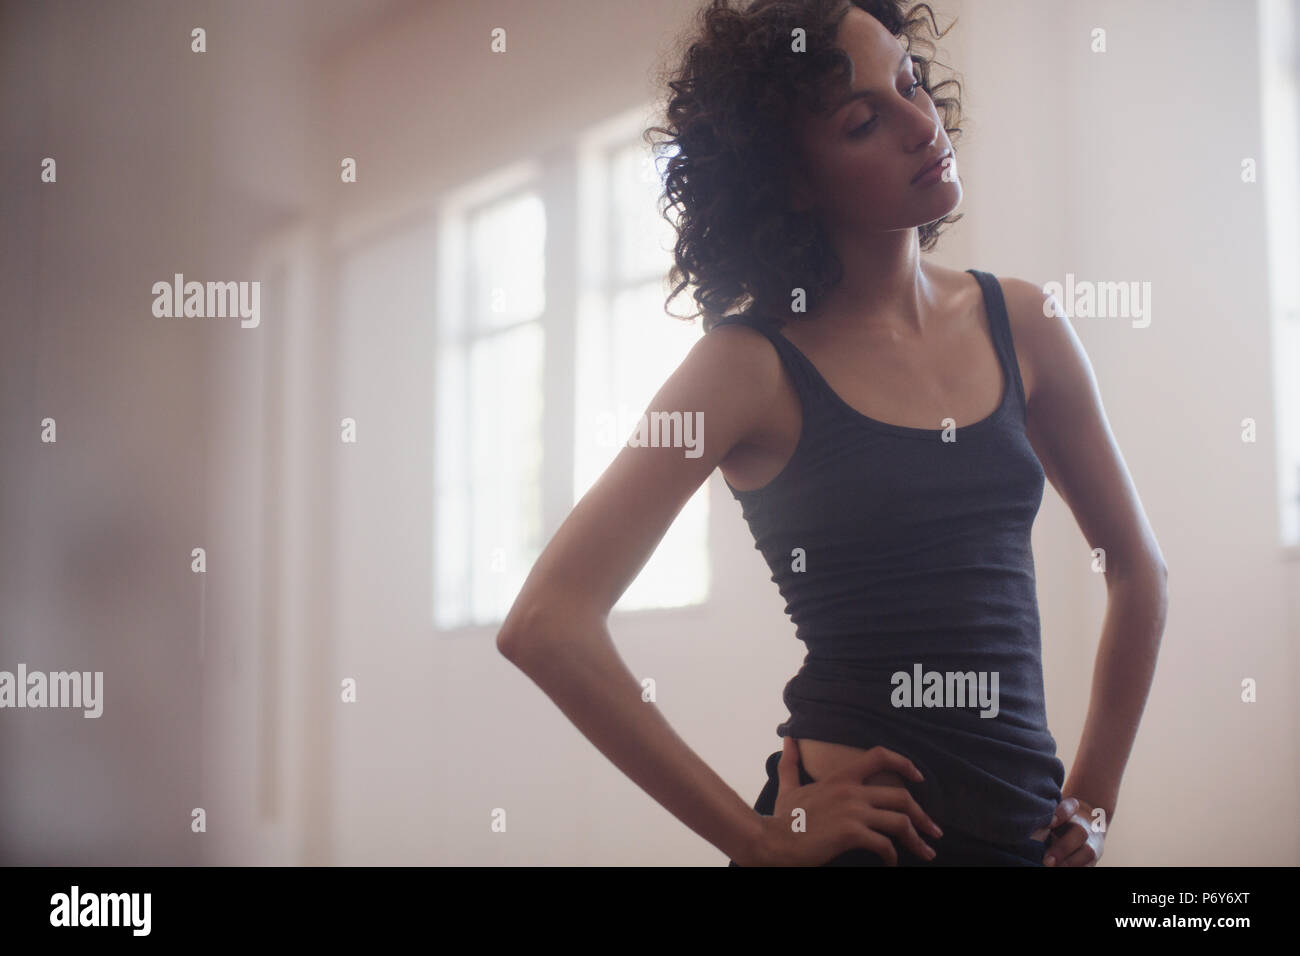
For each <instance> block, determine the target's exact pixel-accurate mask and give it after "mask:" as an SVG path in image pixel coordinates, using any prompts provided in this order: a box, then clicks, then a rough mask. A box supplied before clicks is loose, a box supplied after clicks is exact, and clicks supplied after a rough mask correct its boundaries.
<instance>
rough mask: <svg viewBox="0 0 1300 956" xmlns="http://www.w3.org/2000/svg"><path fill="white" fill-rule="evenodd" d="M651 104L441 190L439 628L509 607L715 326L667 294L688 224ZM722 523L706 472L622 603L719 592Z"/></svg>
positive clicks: (499, 615) (483, 619) (656, 603)
mask: <svg viewBox="0 0 1300 956" xmlns="http://www.w3.org/2000/svg"><path fill="white" fill-rule="evenodd" d="M646 119H647V115H646V114H645V113H644V112H643V111H633V112H631V113H628V114H625V115H624V116H622V117H618V118H615V119H614V120H612V121H611V122H610V123H608V124H605V125H603V126H601V127H600V128H599V129H595V130H591V131H588V134H587V135H586V136H584V137H582V138H581V140H580V142H578V143H577V144H576V145H575V146H574V147H572V148H570V149H568V150H561V151H560V152H558V153H552V154H548V155H547V156H546V157H544V158H543V159H542V160H541V161H539V162H536V163H533V162H527V163H521V164H519V165H518V166H517V167H513V168H512V169H510V170H506V171H503V172H502V173H500V174H496V175H494V176H491V177H485V178H484V179H483V180H482V181H480V182H477V183H474V184H472V185H471V186H469V187H467V189H466V190H464V191H462V192H461V193H459V194H458V195H457V196H453V197H447V199H446V201H445V203H444V209H443V214H442V216H441V227H440V230H439V239H438V245H439V266H438V274H439V276H440V280H439V283H438V286H439V291H438V295H439V306H438V313H439V316H438V343H439V344H438V349H437V351H438V355H437V360H436V365H435V370H434V375H435V383H434V387H435V399H434V402H435V408H434V423H435V425H434V427H435V434H434V486H435V487H434V542H433V565H434V571H433V577H434V587H433V620H434V623H435V626H436V627H437V628H439V629H453V628H459V627H466V626H476V625H490V624H494V623H498V622H500V621H501V620H503V619H504V617H505V615H506V613H507V612H508V611H509V608H510V605H511V604H512V603H513V601H514V599H515V597H516V596H517V595H518V593H519V590H520V588H521V587H522V586H523V583H524V580H525V578H526V577H527V575H528V572H529V570H530V569H531V568H532V565H533V564H534V563H535V562H536V560H537V557H538V555H539V554H540V553H541V549H542V547H543V546H544V545H545V543H546V540H547V539H548V538H549V536H550V535H552V534H554V532H555V529H556V528H558V526H559V522H560V521H561V520H563V518H564V517H565V516H567V514H568V513H569V512H570V511H571V510H572V509H573V507H574V505H576V504H577V502H578V501H579V499H581V497H582V496H583V495H585V494H586V493H587V491H588V490H589V489H590V488H591V486H592V485H593V484H594V483H595V481H596V479H597V478H598V477H599V476H600V474H601V473H602V472H603V471H604V470H605V468H606V467H607V466H608V465H609V464H610V462H612V461H613V459H614V457H615V455H617V454H618V451H619V449H620V448H621V447H622V445H623V443H624V442H625V441H626V440H627V438H628V436H629V435H630V434H631V432H632V430H633V428H634V426H635V420H636V419H637V418H638V417H639V416H640V415H641V414H642V413H643V412H644V411H645V409H646V406H647V405H648V404H649V402H650V400H651V399H652V398H653V397H654V393H655V392H657V391H658V389H659V387H660V386H661V385H662V384H663V382H664V380H665V379H667V378H668V376H669V375H670V374H671V373H672V372H673V370H674V369H675V368H676V367H677V366H678V365H679V364H680V363H681V361H682V359H684V358H685V356H686V353H687V352H688V351H689V350H690V348H691V346H692V345H693V344H694V343H695V341H696V340H697V339H698V338H699V336H700V335H701V334H702V329H701V327H700V326H699V324H698V323H688V322H683V321H681V320H679V319H675V318H673V317H672V316H669V315H668V314H666V313H665V311H664V297H665V296H666V295H667V292H668V285H667V283H666V281H665V280H666V276H667V273H668V270H669V268H670V267H671V265H672V255H671V248H672V242H673V240H674V238H675V234H674V232H673V229H672V227H671V226H670V225H669V224H668V223H667V222H665V221H664V219H663V217H662V216H661V215H660V213H659V206H658V202H659V197H660V193H661V190H662V188H663V184H662V181H661V179H660V175H659V169H658V167H657V166H656V163H655V161H654V159H653V158H652V156H651V155H650V148H649V147H648V146H646V145H645V144H644V143H643V142H642V140H641V132H642V130H643V129H644V128H645V126H646V125H648V123H647V122H646ZM571 212H573V213H575V214H576V218H575V217H574V216H570V215H569V214H570V213H571ZM682 411H686V410H685V409H683V410H682ZM708 525H709V487H708V483H707V482H705V483H704V484H703V485H701V487H700V488H699V490H698V491H697V492H696V494H695V495H694V496H692V498H691V500H690V501H689V502H687V504H686V505H685V506H684V507H683V508H682V510H681V511H680V512H679V514H678V515H677V517H676V519H675V520H674V522H673V524H672V526H671V527H670V528H669V529H668V532H667V533H666V534H665V536H664V538H663V540H662V541H661V542H660V543H659V546H658V548H657V549H656V550H655V553H654V554H653V555H652V556H651V557H650V560H649V561H648V562H647V563H646V565H645V567H644V568H642V570H641V573H640V574H639V575H638V576H637V578H636V579H635V580H634V581H633V582H632V583H631V585H629V587H628V589H627V591H626V592H625V593H624V594H623V597H622V599H621V600H620V601H619V602H618V604H617V605H615V608H614V609H615V610H616V611H632V610H646V609H651V608H673V607H684V606H689V605H693V604H699V603H702V602H703V601H704V600H706V599H707V597H708V593H709V588H710V577H709V575H710V569H709V548H708Z"/></svg>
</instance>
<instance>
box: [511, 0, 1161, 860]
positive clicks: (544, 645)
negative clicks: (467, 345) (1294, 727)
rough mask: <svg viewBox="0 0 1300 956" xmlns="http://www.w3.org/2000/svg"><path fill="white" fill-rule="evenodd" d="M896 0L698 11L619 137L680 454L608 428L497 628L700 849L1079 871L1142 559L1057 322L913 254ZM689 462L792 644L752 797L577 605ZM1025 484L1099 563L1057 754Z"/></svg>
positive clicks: (953, 106) (649, 534)
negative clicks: (668, 302) (671, 367)
mask: <svg viewBox="0 0 1300 956" xmlns="http://www.w3.org/2000/svg"><path fill="white" fill-rule="evenodd" d="M917 10H923V11H924V12H925V13H928V14H930V22H931V24H933V23H934V18H933V13H932V11H930V9H929V7H928V6H926V5H924V4H920V5H918V6H917V7H916V8H913V9H912V10H910V11H906V12H905V11H904V10H903V9H902V8H901V5H900V3H899V2H896V0H854V2H852V3H848V2H845V0H757V2H754V3H751V4H749V5H748V6H747V7H745V8H744V9H736V8H734V7H733V5H732V4H731V3H730V2H728V0H711V2H710V3H709V5H708V6H707V8H705V9H704V10H703V11H702V13H701V24H700V30H699V33H698V35H697V36H696V37H695V39H694V41H693V42H692V43H691V45H690V47H689V49H688V50H687V52H686V54H685V56H684V57H683V60H682V63H681V66H680V68H679V69H678V72H677V74H676V75H675V76H674V77H673V78H672V80H671V82H670V86H671V89H672V91H673V95H672V97H671V99H670V102H669V104H668V110H667V117H668V123H669V126H668V128H663V127H654V128H653V129H652V130H651V131H656V132H666V133H669V134H671V135H672V136H673V139H672V140H671V142H672V145H673V146H674V147H675V150H674V151H673V155H672V156H671V158H670V159H669V161H668V166H667V170H668V173H667V196H668V199H669V200H670V202H671V203H672V204H675V206H676V207H677V208H678V209H679V210H680V213H681V214H680V216H679V217H678V219H677V221H676V222H675V223H674V226H675V227H676V228H677V231H678V242H677V245H676V249H675V259H676V265H675V267H674V269H673V273H672V278H673V279H675V280H679V284H678V285H677V286H676V288H675V289H674V290H673V295H674V296H675V295H676V294H677V293H678V292H680V291H681V289H682V288H684V287H685V286H686V285H687V284H693V285H694V286H695V291H694V297H695V300H696V302H697V304H698V305H699V306H700V312H699V313H697V314H702V315H703V316H704V322H705V329H706V331H707V333H708V334H706V335H704V336H703V337H702V338H701V340H700V341H699V342H698V343H697V344H696V345H695V346H694V348H693V349H692V350H691V352H690V354H689V356H688V357H687V358H686V359H685V360H684V361H683V363H682V364H681V366H680V367H679V368H678V369H677V370H676V371H675V372H674V374H673V375H672V376H671V377H670V378H669V379H668V381H667V382H666V383H665V384H664V386H663V387H662V388H661V390H660V391H659V393H658V394H657V395H656V396H655V398H654V400H653V401H652V403H651V405H650V407H649V409H647V411H665V412H668V411H679V412H682V413H684V414H689V413H702V414H703V420H704V422H705V423H707V429H706V430H705V432H704V435H705V437H706V441H705V442H704V453H703V454H702V455H700V456H699V457H694V458H692V457H687V456H685V455H683V454H682V452H681V449H675V448H671V447H626V448H624V449H622V450H621V451H620V452H619V454H618V456H617V458H616V459H615V461H614V462H613V463H612V464H611V465H610V467H609V469H608V470H607V471H606V472H605V474H604V475H603V476H602V477H601V478H600V480H599V481H598V482H597V483H596V485H595V486H594V487H593V488H592V489H591V491H590V492H589V493H588V494H587V495H586V496H585V497H584V498H583V499H582V501H580V502H579V503H578V505H577V506H576V507H575V508H574V510H573V512H572V514H571V515H570V516H569V517H568V519H567V520H566V521H565V522H564V524H563V525H562V526H561V528H560V529H559V531H558V532H557V533H556V535H555V538H554V539H553V540H552V541H551V542H550V543H549V544H548V546H547V548H546V549H545V551H544V552H543V554H542V555H541V557H540V558H539V559H538V562H537V564H536V566H535V567H534V568H533V570H532V573H531V574H530V575H529V577H528V579H527V581H526V582H525V584H524V587H523V589H522V591H521V593H520V595H519V597H518V598H517V600H516V602H515V605H514V607H513V608H512V609H511V612H510V614H509V616H508V617H507V619H506V621H505V622H504V624H503V627H502V630H501V633H500V636H499V637H498V640H497V643H498V646H499V647H500V648H501V650H502V652H503V653H505V654H506V655H507V656H508V657H509V658H510V659H511V660H512V661H514V662H515V663H516V664H517V665H518V666H519V667H520V668H522V669H523V670H524V671H525V672H526V673H527V674H528V675H529V676H530V677H531V678H532V679H533V680H534V681H535V682H536V683H537V684H538V685H539V686H540V687H541V688H542V689H543V690H544V691H545V692H546V693H547V694H548V695H549V696H550V697H551V698H552V699H553V700H554V701H555V702H556V704H557V705H558V706H559V707H560V708H561V709H562V710H563V711H564V713H565V714H566V715H567V716H568V717H569V718H570V719H571V720H572V721H573V722H574V723H575V724H576V725H577V727H578V728H579V729H580V730H581V731H582V732H583V733H584V734H585V735H586V736H587V737H588V738H589V739H590V740H591V741H592V743H593V744H594V745H595V746H596V747H598V748H599V749H600V750H601V752H602V753H604V754H605V755H606V756H607V757H609V759H610V760H612V761H613V762H614V763H615V764H616V765H617V766H618V767H619V768H620V769H621V770H622V771H624V772H625V773H626V774H627V775H628V776H629V777H631V778H632V779H633V780H634V781H635V782H636V783H637V784H638V785H639V786H641V787H642V788H643V789H644V790H645V791H646V792H647V793H649V794H650V795H651V796H652V797H654V798H655V799H656V800H657V801H659V802H660V803H661V804H662V805H663V806H664V807H665V808H667V809H668V810H669V811H670V812H672V813H673V814H674V815H676V816H677V817H678V818H679V819H680V820H682V821H683V822H684V823H685V824H686V825H687V826H689V827H691V828H692V829H693V830H694V831H695V832H697V833H699V834H700V835H701V836H702V837H704V838H705V839H707V840H709V841H710V842H711V843H713V844H714V845H715V846H717V847H718V848H719V849H721V850H722V851H723V852H725V853H726V854H727V855H728V856H729V857H730V858H731V861H732V865H789V864H794V865H894V864H904V865H976V864H1004V865H1029V866H1036V865H1044V864H1046V865H1066V866H1089V865H1093V864H1094V863H1095V862H1096V861H1097V859H1098V858H1099V857H1100V855H1101V852H1102V846H1103V840H1104V837H1105V831H1104V829H1102V827H1103V826H1104V825H1108V824H1109V823H1110V821H1111V820H1112V819H1113V817H1114V813H1115V808H1116V803H1117V800H1118V793H1119V785H1120V779H1121V777H1122V774H1123V771H1124V766H1125V764H1126V763H1127V760H1128V755H1129V752H1130V750H1131V747H1132V744H1133V739H1134V737H1135V735H1136V732H1137V726H1138V722H1139V720H1140V717H1141V712H1142V709H1143V707H1144V705H1145V701H1146V695H1147V691H1148V688H1149V686H1150V682H1151V678H1152V675H1153V672H1154V667H1155V659H1156V653H1157V649H1158V646H1159V640H1160V634H1161V631H1162V630H1163V623H1164V616H1165V593H1166V592H1165V577H1166V574H1165V566H1164V560H1163V557H1162V556H1161V554H1160V550H1159V547H1158V546H1157V544H1156V541H1155V539H1154V536H1153V534H1152V532H1151V529H1150V527H1149V526H1148V523H1147V520H1146V517H1145V515H1144V513H1143V510H1142V507H1141V504H1140V503H1139V500H1138V496H1137V493H1136V491H1135V490H1134V488H1133V486H1132V483H1131V481H1130V480H1129V476H1128V473H1127V471H1126V469H1125V466H1124V462H1123V459H1122V457H1121V454H1120V451H1119V449H1118V448H1117V447H1116V444H1115V441H1114V438H1113V436H1112V435H1111V433H1110V429H1109V426H1108V424H1107V422H1106V418H1105V414H1104V412H1103V410H1102V403H1101V398H1100V396H1099V395H1098V392H1097V386H1096V382H1095V380H1094V378H1093V375H1092V370H1091V367H1090V365H1089V362H1088V359H1087V356H1086V355H1085V353H1084V351H1083V349H1082V347H1081V346H1080V344H1079V342H1078V340H1077V338H1076V337H1075V336H1074V334H1073V331H1072V329H1071V327H1070V324H1069V322H1068V320H1067V319H1066V318H1065V316H1064V314H1063V312H1062V311H1061V310H1060V308H1059V306H1057V304H1056V303H1055V301H1054V300H1053V299H1052V298H1051V297H1050V296H1044V294H1043V293H1042V292H1041V291H1039V289H1038V288H1037V287H1035V286H1034V285H1032V284H1031V283H1028V282H1024V281H1021V280H1019V279H1001V280H999V279H997V278H995V277H994V276H992V275H989V274H988V273H985V272H980V271H978V270H967V271H964V272H963V271H957V270H952V269H945V268H941V267H939V266H937V265H934V264H932V263H930V262H928V261H925V260H923V259H922V258H921V256H920V252H921V251H923V250H925V251H928V250H929V249H930V248H931V247H932V246H933V245H934V243H935V241H936V239H937V237H938V234H939V232H940V230H941V229H942V228H943V227H944V225H945V224H946V223H948V222H951V221H954V220H953V219H952V218H951V217H950V213H951V212H952V211H953V210H954V209H955V208H956V207H957V205H958V204H959V203H960V201H961V197H962V186H961V182H960V179H959V177H958V176H957V175H956V166H955V155H954V151H953V147H952V142H951V141H950V139H949V134H950V133H952V134H959V133H960V128H959V127H958V125H957V121H958V120H959V118H960V101H959V99H958V98H943V97H938V98H936V95H935V94H937V93H938V92H939V90H940V89H941V88H943V87H946V86H948V85H949V84H951V85H954V86H956V87H957V91H958V93H959V92H960V84H958V83H956V82H955V81H947V82H945V83H941V84H938V85H937V86H932V85H931V78H930V70H931V65H932V63H931V60H930V59H928V58H927V57H926V56H924V55H922V54H920V53H918V52H916V49H917V48H918V47H926V48H928V47H929V44H928V43H927V42H926V41H924V40H923V39H922V37H921V34H920V28H921V27H922V26H923V25H924V22H925V21H924V19H923V18H921V17H920V16H919V15H916V11H917ZM935 35H936V36H942V34H938V33H936V34H935ZM900 38H901V41H905V42H906V46H904V43H903V42H900ZM651 131H648V132H651ZM670 298H671V297H670ZM715 468H720V469H721V470H722V473H723V477H724V478H725V480H726V482H727V485H728V487H729V488H730V489H731V492H732V494H733V496H735V497H736V499H737V500H738V501H739V502H740V503H741V506H742V512H743V515H744V517H745V519H746V520H747V521H748V523H749V526H750V529H751V531H752V532H753V534H754V538H755V543H756V547H758V548H759V549H760V550H761V551H762V553H763V555H764V557H765V559H766V560H767V561H768V564H769V566H770V567H771V569H772V576H773V580H774V581H775V582H776V583H777V585H778V587H779V589H780V592H781V594H782V596H784V597H785V599H786V601H787V611H788V612H789V614H790V617H791V620H792V621H793V622H794V623H795V624H796V625H797V636H798V637H799V639H800V640H802V641H804V642H805V644H806V645H807V648H808V655H807V657H806V658H805V661H804V665H803V667H802V668H801V669H800V671H799V673H798V674H797V675H795V677H794V678H793V679H792V680H791V681H790V682H789V683H788V684H787V686H786V689H785V695H784V699H785V703H786V705H787V707H788V709H789V710H790V713H791V717H790V719H789V720H788V721H786V722H784V723H782V724H781V725H780V726H778V728H777V733H778V735H779V736H781V737H783V738H784V742H783V750H781V751H779V752H777V753H773V754H772V755H771V757H769V759H768V762H767V771H768V781H767V785H766V786H765V787H764V788H763V790H762V792H761V794H760V795H759V797H758V800H757V801H756V802H755V804H754V805H753V806H752V807H751V806H749V805H748V804H747V803H746V801H744V800H743V799H742V798H741V797H740V796H739V795H738V794H737V793H736V792H735V791H734V790H732V789H731V788H730V787H729V786H727V784H726V783H725V782H724V781H723V780H722V779H721V778H719V777H718V776H717V775H716V774H715V773H714V772H713V771H712V770H711V769H710V768H709V767H708V766H707V765H706V764H704V762H703V761H701V760H700V759H699V757H698V756H697V755H696V754H695V753H694V752H693V751H692V750H691V749H690V748H689V747H688V746H687V744H686V743H685V742H684V741H683V740H682V739H681V738H680V737H678V736H677V735H676V734H675V733H674V731H673V730H672V728H671V727H670V726H669V725H668V724H667V722H666V721H665V720H664V719H663V717H662V716H661V715H660V714H659V712H658V710H657V709H656V708H654V707H653V706H646V705H645V704H644V703H642V701H641V696H640V686H639V684H638V683H637V681H636V680H635V678H634V677H633V675H632V674H631V673H630V672H629V671H628V669H627V668H626V666H625V665H624V664H623V662H622V660H621V659H620V657H619V656H618V654H617V652H616V650H615V649H614V646H613V644H612V642H611V640H610V637H609V633H608V631H607V628H606V620H607V617H608V614H609V611H610V609H611V608H612V607H613V605H614V604H615V603H616V602H617V600H618V599H619V597H620V596H621V594H622V593H623V591H624V590H625V589H626V587H627V586H628V584H629V583H630V582H631V581H632V579H633V578H634V577H635V576H636V574H637V573H638V572H639V571H640V569H641V568H642V567H643V565H644V564H645V562H646V560H647V559H648V558H649V556H650V554H651V553H652V551H653V550H654V548H655V546H656V545H657V544H658V542H659V540H660V539H661V537H662V536H663V534H664V532H665V531H666V530H667V528H668V526H669V525H670V524H671V522H672V520H673V518H674V517H675V516H676V514H677V512H678V511H679V510H680V508H681V507H682V505H683V504H684V503H685V502H686V501H687V500H688V499H689V498H690V497H691V495H692V494H693V493H694V492H695V491H696V489H697V488H698V487H699V485H700V483H701V482H703V481H705V480H707V479H708V477H709V476H710V474H711V473H712V472H713V470H714V469H715ZM1047 479H1050V480H1051V482H1052V484H1053V486H1054V487H1055V488H1056V489H1057V490H1058V491H1059V492H1060V494H1061V496H1062V498H1063V499H1064V500H1065V501H1066V503H1067V504H1068V505H1069V506H1070V508H1071V509H1072V511H1073V513H1074V515H1075V517H1076V519H1077V521H1078V523H1079V526H1080V529H1081V530H1082V532H1083V534H1084V536H1085V537H1086V538H1087V540H1088V543H1089V545H1090V546H1092V547H1093V548H1100V549H1104V552H1105V558H1106V564H1105V574H1106V577H1105V580H1106V584H1107V589H1108V602H1109V603H1108V609H1107V614H1106V618H1105V624H1104V629H1103V633H1102V639H1101V646H1100V649H1099V652H1098V658H1097V668H1096V673H1095V675H1094V679H1093V684H1092V695H1093V696H1092V704H1091V706H1090V707H1089V711H1088V714H1087V720H1086V725H1085V728H1084V732H1083V738H1082V741H1081V742H1080V746H1079V749H1078V752H1077V755H1076V758H1075V763H1074V766H1073V768H1072V769H1071V772H1070V775H1069V777H1068V778H1066V776H1065V771H1064V766H1063V764H1062V763H1061V761H1060V760H1059V759H1057V757H1056V743H1055V740H1054V739H1053V737H1052V735H1051V733H1050V732H1049V729H1048V727H1047V722H1046V708H1045V704H1044V700H1043V677H1042V665H1041V661H1040V656H1039V655H1040V634H1039V618H1038V607H1037V603H1036V602H1037V599H1036V593H1035V578H1034V565H1033V556H1032V553H1031V550H1030V531H1031V528H1032V524H1033V520H1034V517H1035V515H1036V514H1037V511H1038V507H1039V504H1040V502H1041V496H1042V492H1043V487H1044V481H1045V480H1047ZM1084 566H1085V567H1087V565H1086V564H1085V565H1084Z"/></svg>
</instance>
